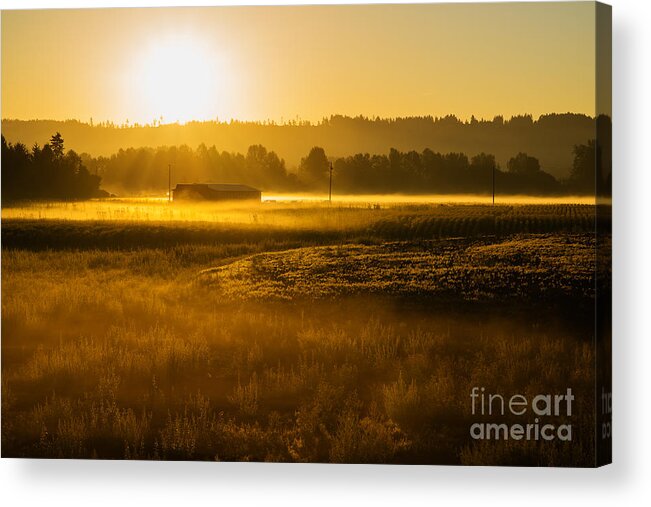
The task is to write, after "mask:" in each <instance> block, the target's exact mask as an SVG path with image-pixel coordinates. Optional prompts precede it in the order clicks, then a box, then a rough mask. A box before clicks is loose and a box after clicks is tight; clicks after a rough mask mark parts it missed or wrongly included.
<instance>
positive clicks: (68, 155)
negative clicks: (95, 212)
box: [2, 132, 107, 201]
mask: <svg viewBox="0 0 651 507" xmlns="http://www.w3.org/2000/svg"><path fill="white" fill-rule="evenodd" d="M100 180H101V178H100V177H99V176H97V175H94V174H91V173H90V172H89V171H88V169H87V168H86V167H85V166H84V164H83V162H82V160H81V157H80V156H79V155H78V154H77V153H75V152H74V151H72V150H68V151H67V152H66V151H65V149H64V144H63V137H62V136H61V134H60V133H58V132H57V133H56V134H55V135H53V136H52V137H51V139H50V142H49V143H46V144H44V145H43V147H40V146H39V145H38V144H35V145H34V146H33V147H32V149H31V150H29V149H27V147H26V146H25V145H24V144H22V143H16V144H11V143H8V142H7V141H6V139H5V137H4V135H3V136H2V199H3V201H7V200H13V199H88V198H91V197H103V196H106V195H107V193H106V192H103V191H102V190H100V188H99V185H100Z"/></svg>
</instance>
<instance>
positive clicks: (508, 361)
mask: <svg viewBox="0 0 651 507" xmlns="http://www.w3.org/2000/svg"><path fill="white" fill-rule="evenodd" d="M3 234H4V225H3ZM68 239H69V238H68ZM274 241H275V240H274ZM586 241H587V240H585V238H581V237H580V236H576V235H563V236H561V235H557V236H545V237H541V236H539V237H530V236H527V237H509V238H508V239H507V240H505V241H500V240H491V241H490V242H486V241H480V242H473V241H457V242H448V243H445V242H443V243H440V244H439V246H438V247H434V246H433V244H421V243H420V242H413V243H412V244H411V245H410V246H408V245H406V244H401V245H398V246H395V247H392V246H391V245H384V246H381V245H377V246H375V245H361V244H352V245H350V246H340V247H328V248H326V249H322V248H321V249H320V248H313V249H312V250H311V251H306V252H304V253H305V255H303V254H302V253H301V252H300V251H291V252H288V253H287V254H273V255H271V254H266V253H264V254H263V253H262V252H265V251H268V250H269V249H280V250H286V249H287V248H289V247H290V246H292V245H291V244H289V243H282V242H277V241H276V242H274V243H273V245H271V244H269V243H265V244H256V243H255V242H250V243H249V242H239V241H224V242H222V243H221V244H217V245H208V244H186V245H179V246H174V247H166V248H142V249H133V250H128V251H121V250H116V249H85V250H75V249H72V248H68V249H65V250H54V251H52V250H50V251H47V250H46V251H29V250H25V249H8V248H5V249H4V250H3V253H2V264H3V269H2V329H3V340H2V352H3V364H2V373H3V375H2V403H3V407H2V413H3V417H2V453H3V456H31V457H87V458H127V459H197V460H268V461H300V462H305V461H331V462H388V463H407V462H410V463H474V464H479V463H481V464H494V463H507V462H510V463H520V464H538V463H540V464H556V465H570V464H572V465H581V464H584V465H589V464H591V454H590V450H591V449H592V447H591V446H592V445H593V442H592V440H591V439H592V435H593V432H592V424H593V413H592V407H591V404H590V403H588V402H587V401H585V400H591V397H590V393H591V392H592V391H591V390H592V386H593V381H594V375H593V372H592V371H591V365H592V364H593V357H592V354H593V351H592V348H591V345H590V344H591V339H592V334H591V333H592V329H591V328H590V327H589V326H588V325H584V323H581V322H578V323H576V322H575V323H572V322H570V321H566V320H564V319H563V318H562V316H554V317H553V318H552V317H551V316H550V314H549V312H547V313H546V312H545V311H544V308H545V306H544V305H542V306H540V309H541V310H542V311H540V312H538V311H536V312H531V310H528V313H522V312H521V310H518V312H520V313H517V312H516V313H513V308H515V307H511V308H506V310H505V311H502V312H500V311H492V310H491V311H490V312H487V311H485V310H486V308H489V307H488V306H486V307H484V306H483V303H484V302H486V301H488V300H489V298H485V297H484V296H483V295H482V296H481V297H480V298H474V299H473V298H470V299H469V300H468V303H469V304H470V305H471V306H469V307H464V308H458V309H457V310H456V311H450V310H449V309H448V310H445V311H442V310H437V309H436V308H435V307H433V306H431V305H430V304H429V303H427V302H426V300H420V299H419V298H416V299H413V298H412V299H409V300H403V299H401V298H398V297H393V296H395V294H394V295H393V296H392V297H380V296H377V295H374V294H373V291H372V290H370V289H369V288H368V287H367V288H364V287H362V288H361V289H360V290H356V291H354V292H353V293H346V294H344V295H342V296H341V297H337V298H329V299H318V298H317V299H316V300H315V297H314V296H315V294H316V293H318V292H319V291H320V290H321V289H320V287H322V285H323V284H324V283H325V282H324V280H327V279H328V276H331V275H328V273H330V274H332V273H333V272H334V273H336V277H337V278H340V277H342V276H346V273H349V274H350V276H357V277H360V280H361V279H363V278H366V279H367V280H368V281H369V282H368V283H369V284H370V285H371V286H372V285H373V284H375V283H378V281H379V280H380V279H381V278H382V277H383V276H389V275H390V273H391V272H393V271H395V272H396V273H398V274H399V273H401V271H400V269H403V268H404V269H408V270H411V269H417V267H418V266H420V268H418V269H421V271H419V272H418V273H419V274H418V276H417V277H416V278H418V279H421V278H423V276H424V274H425V273H426V272H427V271H428V269H429V268H431V267H432V265H433V264H432V263H441V262H444V259H446V258H447V259H448V261H447V262H448V263H450V265H449V266H447V267H445V266H439V268H440V270H444V269H448V270H453V271H455V272H457V271H458V273H459V276H462V277H466V278H462V279H465V280H468V279H469V278H467V277H468V276H470V275H468V273H470V272H471V271H472V269H470V264H469V263H470V262H482V263H484V264H486V265H489V264H490V265H491V266H492V267H493V268H495V267H499V266H501V265H503V266H507V265H510V264H512V263H513V262H514V259H515V260H517V261H518V262H519V263H520V265H521V268H522V269H524V270H525V271H526V270H531V271H533V272H536V270H540V269H546V270H548V271H549V272H551V271H554V272H555V273H556V275H555V276H556V278H553V277H552V278H548V280H549V283H550V284H556V283H557V282H558V283H561V282H563V280H565V281H568V280H579V282H573V283H583V282H582V281H581V280H583V279H582V278H581V276H578V275H577V273H578V272H579V271H580V270H581V269H584V268H585V266H583V265H582V263H584V262H587V261H586V259H587V257H586V256H585V252H584V250H583V249H585V248H590V244H589V242H587V243H586ZM295 246H301V247H303V248H306V245H305V244H298V245H295ZM439 247H440V248H443V250H437V248H439ZM446 248H447V249H448V250H445V249H446ZM563 249H565V250H563ZM405 251H411V252H412V254H413V255H412V257H411V259H412V261H413V264H414V265H412V266H409V265H408V264H409V263H407V266H406V267H405V260H406V259H404V258H397V257H395V256H396V255H399V252H405ZM563 252H565V253H563ZM385 254H386V255H385ZM251 255H253V256H254V257H250V256H251ZM255 255H259V256H260V257H258V260H257V261H255V260H253V259H256V257H255ZM536 255H538V257H536ZM278 256H280V258H279V257H278ZM283 256H284V257H283ZM308 258H309V259H310V262H309V266H308V264H301V262H303V261H305V260H306V259H308ZM407 260H408V259H407ZM242 263H245V265H246V266H247V268H246V269H245V270H240V268H239V267H238V266H242ZM246 263H249V264H246ZM220 265H227V266H228V267H226V268H224V270H226V272H228V273H229V277H230V278H229V279H228V280H229V281H228V283H229V284H235V280H236V279H237V276H240V278H239V282H238V283H239V285H238V289H237V290H238V291H240V292H238V294H241V295H243V296H244V295H246V294H247V291H248V294H249V295H250V294H251V292H250V291H252V290H255V288H256V287H257V285H256V284H257V283H258V279H262V280H267V281H268V280H271V281H274V280H276V281H277V280H285V279H286V278H287V277H291V276H293V277H294V278H295V280H294V282H295V283H294V285H292V287H311V289H310V290H313V291H315V292H310V290H307V289H306V290H300V291H298V292H296V294H294V297H292V298H291V299H290V300H282V301H278V300H277V299H278V298H275V297H268V296H269V294H266V296H265V297H256V298H253V300H251V298H247V297H242V298H239V297H231V296H227V295H224V293H223V292H220V291H218V290H215V288H214V286H213V285H211V284H197V283H196V280H197V274H198V273H200V272H202V271H203V270H206V269H210V268H214V267H215V266H220ZM292 266H293V268H294V269H292ZM400 266H403V268H401V267H400ZM428 266H429V268H428ZM563 266H565V267H567V269H566V270H565V271H564V269H565V268H563ZM582 266H583V267H582ZM570 267H572V268H571V269H570ZM253 268H255V273H254V274H255V276H253V274H252V271H251V270H252V269H253ZM437 269H438V268H437ZM333 270H334V271H333ZM337 270H339V271H337ZM440 270H439V271H437V270H434V271H435V272H437V273H439V272H440V273H443V271H440ZM577 270H579V271H577ZM319 272H321V273H322V274H323V276H319V275H318V274H319ZM450 272H452V271H450ZM580 272H581V273H583V272H582V271H580ZM238 273H239V275H238ZM440 273H439V274H440ZM464 273H465V274H464ZM255 277H258V278H255ZM545 279H547V278H546V277H545V276H542V277H541V278H540V280H541V282H540V283H541V284H542V283H543V282H544V280H545ZM410 280H412V279H410V278H405V280H402V285H403V286H407V285H410V284H411V281H410ZM414 280H415V279H414ZM221 283H222V284H223V283H224V282H223V281H222V282H221ZM265 283H267V282H265ZM283 283H285V282H283ZM360 283H361V282H360ZM428 283H430V284H431V286H432V287H434V286H435V285H436V283H439V285H440V280H439V282H436V283H435V282H434V281H432V280H430V281H429V282H428ZM464 283H465V282H464ZM543 285H544V284H543ZM462 286H463V284H462V285H460V286H459V287H462ZM541 286H542V285H541ZM505 287H506V285H505ZM437 294H438V296H437V297H447V296H445V294H446V293H437ZM459 294H460V293H459V291H458V290H456V289H454V290H452V291H451V292H450V294H449V295H450V296H454V297H453V298H452V299H453V300H455V301H456V300H457V299H455V298H457V297H458V296H459ZM481 294H483V293H482V292H481V291H480V295H481ZM299 296H300V297H299ZM385 296H386V294H385ZM462 296H463V294H462ZM574 297H575V299H576V301H577V302H579V303H582V302H583V303H584V302H585V300H586V298H587V299H589V295H586V294H583V293H575V295H574ZM463 298H465V296H463V297H462V299H463ZM317 300H318V303H316V302H315V301H317ZM533 303H534V304H540V301H539V300H538V299H537V298H534V300H533ZM490 308H492V309H493V308H494V306H491V307H490ZM469 312H470V313H469ZM532 313H533V314H534V315H533V316H532ZM559 358H563V359H562V360H559ZM476 385H482V386H490V387H491V389H492V390H493V391H494V392H504V393H510V392H524V393H539V392H557V391H559V392H560V391H562V390H563V391H564V389H565V388H566V386H568V385H571V386H572V387H573V388H574V390H575V393H576V395H577V400H578V399H579V398H581V399H582V400H584V402H582V403H580V404H579V406H578V408H577V415H576V421H575V422H576V424H577V428H578V429H577V430H576V434H577V435H578V437H577V439H578V440H577V441H575V442H573V444H572V446H571V448H572V450H571V451H569V452H568V449H567V448H566V447H563V445H562V443H554V444H549V445H547V446H545V448H544V449H543V448H539V447H537V446H535V445H531V444H525V443H521V444H519V443H511V444H509V445H503V443H500V444H499V445H495V444H487V445H473V444H470V439H469V438H468V436H467V431H468V425H469V424H470V421H471V418H470V416H469V408H468V400H469V398H468V393H469V392H470V389H471V387H472V386H476Z"/></svg>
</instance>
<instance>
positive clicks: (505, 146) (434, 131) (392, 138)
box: [2, 113, 610, 178]
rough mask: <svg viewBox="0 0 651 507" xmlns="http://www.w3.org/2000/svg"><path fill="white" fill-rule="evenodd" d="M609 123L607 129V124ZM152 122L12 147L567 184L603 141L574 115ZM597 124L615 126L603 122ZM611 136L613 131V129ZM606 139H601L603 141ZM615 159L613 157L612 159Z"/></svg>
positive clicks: (73, 123)
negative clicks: (390, 160) (521, 159)
mask: <svg viewBox="0 0 651 507" xmlns="http://www.w3.org/2000/svg"><path fill="white" fill-rule="evenodd" d="M604 119H605V120H606V121H605V122H604V121H603V120H604ZM164 121H165V120H164V119H156V120H152V121H151V122H150V123H149V124H147V125H141V124H138V123H130V122H129V120H126V121H125V122H124V123H122V124H114V123H112V122H107V121H94V120H93V119H92V118H91V119H89V120H88V121H87V122H81V121H79V120H68V121H54V120H29V121H22V120H13V119H3V120H2V133H3V134H4V136H5V137H6V138H7V141H8V142H11V143H16V142H22V143H25V144H26V145H27V146H32V145H33V144H34V143H39V144H43V143H45V142H47V140H48V139H49V138H50V136H51V135H52V133H53V132H61V135H62V136H63V137H64V138H65V139H66V143H67V144H68V146H69V148H72V149H73V150H75V151H76V152H77V153H89V154H91V155H92V156H94V157H98V156H103V157H110V156H111V155H112V154H113V153H116V152H117V151H118V150H120V149H121V148H124V149H127V148H140V147H150V148H156V147H158V146H180V145H188V146H192V147H196V146H199V145H201V144H205V145H206V146H212V145H216V146H217V148H218V150H219V151H220V152H222V151H226V152H229V153H246V152H247V149H248V147H249V146H251V145H263V146H265V147H267V149H268V150H269V151H274V152H276V153H278V154H279V156H281V157H282V158H283V159H285V162H286V164H287V166H288V167H289V168H291V167H296V166H298V164H299V163H300V161H301V158H303V157H305V154H306V153H308V152H309V150H310V149H311V148H312V147H313V146H321V147H322V148H323V149H324V150H325V151H326V152H327V153H328V155H330V156H331V157H335V158H340V157H347V156H350V155H354V154H356V153H371V154H386V153H388V152H389V150H390V149H391V148H395V149H396V150H398V151H402V152H409V151H417V152H419V153H421V152H422V151H423V150H424V149H425V148H429V149H431V150H432V151H434V152H440V153H466V154H468V155H469V156H473V155H476V154H478V153H482V152H484V153H492V154H493V155H495V160H496V161H497V163H498V164H500V166H502V167H506V164H507V162H508V160H509V159H510V158H511V157H513V156H514V155H515V154H517V153H519V152H525V153H528V154H529V155H531V156H533V157H536V158H537V159H538V160H539V161H540V165H541V166H542V167H543V168H544V170H545V171H547V172H549V173H550V174H552V175H553V176H554V177H556V178H565V177H567V176H568V174H569V169H570V167H571V165H572V158H573V156H572V148H573V147H574V145H577V144H581V143H585V142H586V141H587V140H588V139H593V138H595V118H594V117H590V116H586V115H583V114H574V113H563V114H557V113H550V114H545V115H542V116H540V117H539V118H537V119H534V118H533V117H532V116H531V115H529V114H522V115H518V116H513V117H511V118H504V117H503V116H496V117H495V118H492V119H488V120H484V119H477V118H475V117H471V118H470V119H468V120H462V119H460V118H458V117H456V116H453V115H448V116H445V117H432V116H418V117H404V118H367V117H363V116H358V117H349V116H342V115H332V116H330V117H328V118H324V119H322V120H321V121H319V122H317V123H310V122H308V121H304V120H301V119H299V118H295V119H284V121H282V122H280V123H276V122H275V121H272V120H269V121H261V122H246V121H238V120H215V121H201V122H199V121H195V122H188V123H185V124H178V123H164ZM596 122H597V124H600V123H601V124H604V125H605V123H610V119H609V118H605V117H604V118H597V119H596ZM606 130H608V129H606ZM597 137H598V136H597ZM607 155H608V154H606V156H607Z"/></svg>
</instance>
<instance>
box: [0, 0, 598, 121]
mask: <svg viewBox="0 0 651 507" xmlns="http://www.w3.org/2000/svg"><path fill="white" fill-rule="evenodd" d="M594 9H595V7H594V4H593V3H592V2H572V3H533V4H532V3H529V4H527V3H515V4H513V3H503V4H471V5H469V4H438V5H436V4H434V5H357V6H318V7H314V6H290V7H216V8H155V9H154V8H148V9H145V8H140V9H88V10H36V11H3V12H2V117H3V118H20V119H33V118H39V119H69V118H75V119H80V120H82V121H89V119H90V118H91V117H92V118H93V119H94V121H95V122H99V121H104V120H111V121H114V122H118V123H122V122H124V121H125V120H127V119H128V120H129V121H130V122H131V123H134V122H140V123H144V122H151V121H152V120H153V119H155V118H156V119H157V118H159V117H161V116H162V117H163V121H164V122H171V121H176V120H179V121H187V120H191V119H198V120H201V119H214V118H216V117H219V118H220V119H226V120H227V119H230V118H237V119H243V120H265V119H273V120H275V121H283V120H284V121H287V120H290V119H295V118H296V117H300V118H301V119H307V120H312V121H315V120H319V119H321V118H322V117H324V116H329V115H331V114H346V115H358V114H362V115H366V116H373V117H374V116H381V117H394V116H410V115H433V116H442V115H446V114H456V115H457V116H459V117H461V118H469V117H470V116H471V115H475V116H476V117H478V118H482V117H483V118H492V117H493V116H495V115H497V114H502V115H504V116H506V117H509V116H511V115H514V114H521V113H531V114H533V115H534V117H537V116H538V115H540V114H543V113H548V112H568V111H570V112H579V113H586V114H590V115H593V114H594V108H595V106H594V104H595V92H594V79H595V63H594V52H595V47H594V33H595V14H594Z"/></svg>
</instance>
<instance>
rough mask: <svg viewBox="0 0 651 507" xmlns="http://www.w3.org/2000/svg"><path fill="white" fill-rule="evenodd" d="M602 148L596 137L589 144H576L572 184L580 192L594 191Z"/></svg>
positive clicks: (571, 176) (571, 174)
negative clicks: (600, 148) (596, 141)
mask: <svg viewBox="0 0 651 507" xmlns="http://www.w3.org/2000/svg"><path fill="white" fill-rule="evenodd" d="M599 158H600V150H599V147H598V146H597V144H596V143H595V140H594V139H590V140H589V141H588V143H587V144H577V145H576V146H574V162H573V163H572V170H571V172H570V185H571V187H572V188H573V189H574V190H577V191H579V192H586V193H594V192H595V184H596V171H597V164H598V161H599V160H598V159H599Z"/></svg>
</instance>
